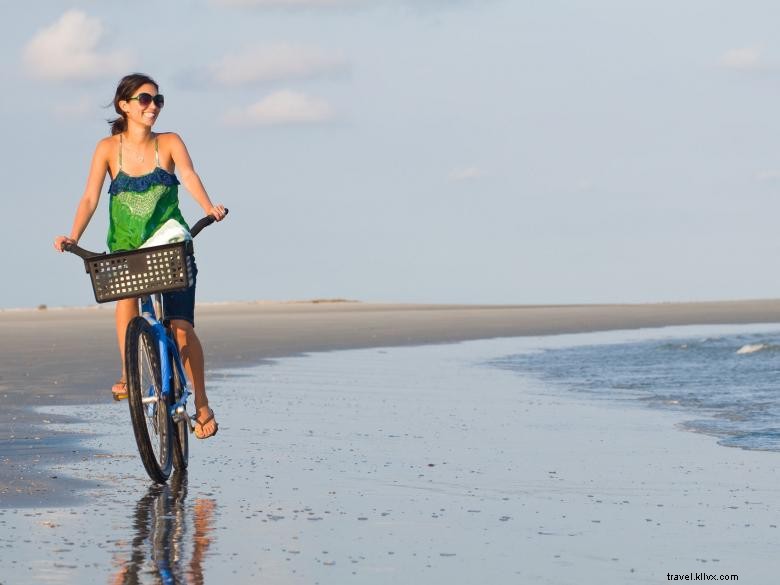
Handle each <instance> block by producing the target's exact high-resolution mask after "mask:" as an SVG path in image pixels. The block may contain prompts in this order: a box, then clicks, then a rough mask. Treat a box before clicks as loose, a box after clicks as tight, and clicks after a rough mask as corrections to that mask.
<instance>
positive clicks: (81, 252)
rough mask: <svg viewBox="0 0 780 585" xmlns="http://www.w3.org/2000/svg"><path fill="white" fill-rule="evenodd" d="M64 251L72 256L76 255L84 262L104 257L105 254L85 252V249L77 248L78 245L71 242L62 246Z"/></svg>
mask: <svg viewBox="0 0 780 585" xmlns="http://www.w3.org/2000/svg"><path fill="white" fill-rule="evenodd" d="M62 249H63V250H65V251H66V252H70V253H71V254H75V255H76V256H78V257H79V258H82V259H83V260H89V259H90V258H94V257H95V256H103V255H104V254H98V253H97V252H90V251H89V250H85V249H84V248H82V247H80V246H77V245H76V244H71V243H70V242H65V243H64V244H63V245H62Z"/></svg>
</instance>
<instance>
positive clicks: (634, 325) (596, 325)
mask: <svg viewBox="0 0 780 585" xmlns="http://www.w3.org/2000/svg"><path fill="white" fill-rule="evenodd" d="M773 322H780V299H768V300H754V301H721V302H717V301H715V302H704V303H658V304H643V305H533V306H530V305H526V306H508V305H413V304H378V303H354V302H349V303H346V302H330V303H328V302H259V303H252V302H247V303H219V304H210V303H208V304H202V305H198V306H197V308H196V327H197V330H198V333H199V336H200V338H201V340H202V341H203V345H204V348H205V352H206V368H207V371H213V370H215V369H220V370H224V369H228V368H241V367H246V366H252V365H257V364H262V363H267V362H268V361H269V360H274V359H276V358H282V357H289V356H297V355H302V354H307V353H315V352H327V351H336V350H348V349H362V348H375V347H397V346H410V345H429V344H445V343H456V342H461V341H469V340H477V339H490V338H501V337H527V336H543V335H558V334H564V333H585V332H597V331H608V330H624V329H626V330H627V329H639V328H648V327H664V326H672V325H708V324H710V325H712V324H720V325H726V324H750V323H773ZM0 356H2V357H0V406H2V408H0V453H2V454H3V455H2V458H1V459H0V508H7V507H14V506H18V505H41V504H44V503H46V504H51V502H52V501H59V500H61V499H62V498H63V497H76V496H77V494H78V486H77V485H75V484H74V483H68V482H64V481H63V480H62V479H61V478H56V479H55V478H51V477H49V476H48V475H47V474H46V471H45V470H46V469H47V467H49V466H50V465H52V464H54V463H62V462H65V461H68V460H71V459H73V458H75V457H82V456H83V453H81V452H79V451H78V450H74V449H72V448H71V446H72V445H71V444H70V441H71V440H73V439H75V438H76V437H75V436H73V435H69V434H68V433H66V432H62V431H59V432H54V431H52V430H50V426H51V425H50V423H51V422H56V421H51V417H48V416H45V415H42V414H40V413H39V412H37V411H35V410H34V408H35V407H45V406H50V405H80V404H87V403H94V402H98V403H101V402H106V403H111V397H110V392H109V389H110V385H111V384H112V383H113V381H114V380H115V379H116V377H118V374H119V371H120V367H119V356H118V352H117V349H116V339H115V331H114V325H113V310H112V307H108V306H106V307H99V308H96V307H89V308H82V309H56V310H38V309H29V310H13V311H0ZM212 399H214V400H215V402H217V404H218V401H219V397H218V396H216V397H215V396H212ZM122 406H124V405H122ZM121 414H122V416H124V414H125V413H124V412H122V413H121Z"/></svg>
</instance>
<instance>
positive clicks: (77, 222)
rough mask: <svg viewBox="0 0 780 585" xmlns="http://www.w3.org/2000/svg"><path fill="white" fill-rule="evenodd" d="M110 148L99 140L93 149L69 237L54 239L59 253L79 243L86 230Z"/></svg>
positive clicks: (105, 142)
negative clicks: (68, 246) (68, 245)
mask: <svg viewBox="0 0 780 585" xmlns="http://www.w3.org/2000/svg"><path fill="white" fill-rule="evenodd" d="M110 148H111V143H110V139H104V140H101V141H100V142H99V143H98V145H97V147H96V148H95V153H94V154H93V155H92V164H91V165H90V167H89V176H88V177H87V186H86V187H85V188H84V194H83V195H82V196H81V200H80V201H79V205H78V207H77V208H76V217H75V218H74V219H73V227H72V228H71V230H70V237H68V236H57V237H56V238H55V239H54V247H55V248H56V249H57V250H59V251H60V252H62V245H63V244H64V243H66V242H70V243H72V244H75V243H77V242H78V241H79V239H80V238H81V236H82V234H83V233H84V230H86V229H87V225H89V220H91V219H92V216H93V215H94V213H95V209H97V206H98V202H99V201H100V192H101V191H102V190H103V182H104V181H105V179H106V172H107V171H108V153H109V151H110Z"/></svg>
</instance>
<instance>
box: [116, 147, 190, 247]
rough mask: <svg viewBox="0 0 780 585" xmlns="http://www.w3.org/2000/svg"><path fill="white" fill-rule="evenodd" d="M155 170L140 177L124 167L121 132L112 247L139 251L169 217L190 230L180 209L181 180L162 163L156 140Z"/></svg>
mask: <svg viewBox="0 0 780 585" xmlns="http://www.w3.org/2000/svg"><path fill="white" fill-rule="evenodd" d="M154 162H155V167H154V170H153V171H152V172H150V173H147V174H145V175H141V176H139V177H133V176H130V175H128V174H127V173H125V172H124V171H123V170H122V135H121V134H120V135H119V171H118V172H117V174H116V176H115V177H114V178H113V179H112V181H111V185H110V186H109V187H108V192H109V194H110V196H111V200H110V202H109V207H108V212H109V226H108V238H107V243H108V249H109V251H111V252H117V251H119V250H135V249H137V248H139V247H140V246H141V244H143V243H144V242H145V241H146V240H148V239H149V237H151V236H152V234H154V232H156V231H157V229H158V228H159V227H160V226H161V225H162V224H164V223H165V222H166V221H168V220H169V219H174V220H176V221H177V222H179V223H180V224H181V225H182V226H184V227H185V228H186V229H187V230H189V229H190V228H189V226H188V225H187V222H186V221H184V216H182V214H181V211H180V210H179V180H178V179H177V178H176V175H174V174H173V173H169V172H168V171H166V170H165V169H163V168H162V167H161V166H160V154H159V149H158V145H157V137H155V139H154Z"/></svg>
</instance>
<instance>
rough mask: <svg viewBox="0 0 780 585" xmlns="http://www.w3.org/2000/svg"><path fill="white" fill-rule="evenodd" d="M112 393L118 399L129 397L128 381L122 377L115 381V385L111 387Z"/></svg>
mask: <svg viewBox="0 0 780 585" xmlns="http://www.w3.org/2000/svg"><path fill="white" fill-rule="evenodd" d="M111 394H112V395H113V396H114V400H116V401H119V400H122V399H124V398H127V382H125V381H124V380H121V379H120V380H117V381H116V382H114V385H113V386H112V387H111Z"/></svg>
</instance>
